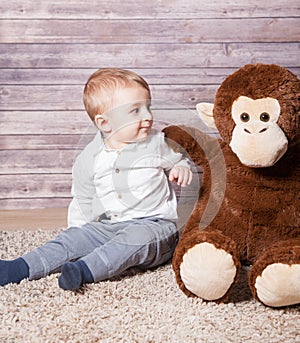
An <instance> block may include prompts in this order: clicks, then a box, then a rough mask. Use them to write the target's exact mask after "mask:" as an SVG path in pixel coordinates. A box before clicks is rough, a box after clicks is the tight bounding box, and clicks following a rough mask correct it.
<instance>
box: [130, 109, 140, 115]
mask: <svg viewBox="0 0 300 343" xmlns="http://www.w3.org/2000/svg"><path fill="white" fill-rule="evenodd" d="M139 111H140V109H139V108H138V107H135V108H134V109H132V110H131V111H130V113H131V114H138V113H139Z"/></svg>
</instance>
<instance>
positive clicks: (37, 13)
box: [0, 0, 300, 20]
mask: <svg viewBox="0 0 300 343" xmlns="http://www.w3.org/2000/svg"><path fill="white" fill-rule="evenodd" d="M286 16H290V17H293V16H294V17H295V16H297V17H299V16H300V8H299V1H298V0H289V1H288V2H287V1H286V0H269V1H268V2H267V4H266V3H265V2H263V1H261V0H250V1H240V2H237V1H236V0H223V1H216V0H212V1H206V2H202V1H199V0H188V1H181V0H168V1H160V0H154V1H135V0H127V1H119V0H111V1H103V0H97V1H89V0H69V1H61V0H52V1H42V2H36V1H32V0H22V1H19V0H10V1H9V2H5V1H2V2H1V3H0V18H3V19H6V18H9V19H13V18H18V19H19V18H26V19H35V18H47V19H53V18H59V19H115V20H117V19H131V18H134V19H147V18H157V19H170V18H185V19H186V18H232V17H233V18H247V17H286Z"/></svg>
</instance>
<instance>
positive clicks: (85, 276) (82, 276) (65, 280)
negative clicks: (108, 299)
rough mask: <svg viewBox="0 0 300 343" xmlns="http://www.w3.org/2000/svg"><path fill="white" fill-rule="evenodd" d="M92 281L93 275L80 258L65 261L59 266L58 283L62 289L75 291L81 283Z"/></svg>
mask: <svg viewBox="0 0 300 343" xmlns="http://www.w3.org/2000/svg"><path fill="white" fill-rule="evenodd" d="M92 282H94V279H93V276H92V274H91V272H90V270H89V268H88V267H87V265H86V264H85V263H84V262H83V261H81V260H79V261H76V262H67V263H65V264H63V266H62V267H61V275H60V277H59V278H58V285H59V287H60V288H62V289H64V290H67V291H77V290H78V289H79V288H80V287H81V286H82V285H83V284H85V283H92Z"/></svg>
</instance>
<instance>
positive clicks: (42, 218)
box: [0, 208, 67, 231]
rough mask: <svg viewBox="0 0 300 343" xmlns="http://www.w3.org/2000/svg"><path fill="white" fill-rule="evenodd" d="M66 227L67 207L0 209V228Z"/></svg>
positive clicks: (34, 228) (49, 228) (6, 229)
mask: <svg viewBox="0 0 300 343" xmlns="http://www.w3.org/2000/svg"><path fill="white" fill-rule="evenodd" d="M65 227H67V208H46V209H34V210H7V211H0V230H5V231H8V230H21V229H23V230H37V229H45V230H51V229H55V228H65Z"/></svg>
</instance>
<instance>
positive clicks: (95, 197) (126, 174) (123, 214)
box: [68, 130, 189, 226]
mask: <svg viewBox="0 0 300 343" xmlns="http://www.w3.org/2000/svg"><path fill="white" fill-rule="evenodd" d="M178 165H181V166H186V167H189V162H188V161H187V160H186V159H184V158H183V157H182V155H181V154H179V153H175V152H174V151H173V150H172V149H170V148H169V146H168V144H167V143H166V142H165V138H164V134H163V133H161V132H156V131H154V130H152V131H151V133H150V134H149V136H148V137H147V138H146V139H145V140H143V141H141V142H136V143H130V144H128V145H126V146H125V147H124V148H123V149H121V150H110V149H107V148H106V147H105V145H104V142H103V139H102V137H101V134H100V132H98V133H97V134H96V136H95V138H94V139H93V141H92V142H91V143H89V144H88V145H87V146H86V147H85V149H84V150H83V151H82V152H81V153H80V155H79V156H78V157H77V159H76V161H75V164H74V166H73V183H72V195H73V200H72V201H71V203H70V206H69V210H68V226H82V225H84V224H85V223H88V222H91V221H94V220H96V219H97V218H98V217H99V216H100V215H102V214H104V213H105V214H106V216H107V217H109V218H111V221H112V222H118V221H125V220H130V219H138V218H144V217H152V216H155V217H158V218H163V219H167V220H171V221H176V220H177V201H176V196H175V192H174V190H173V188H172V187H171V186H170V182H169V180H168V177H167V175H166V172H167V171H169V170H170V169H171V168H172V167H174V166H178Z"/></svg>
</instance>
